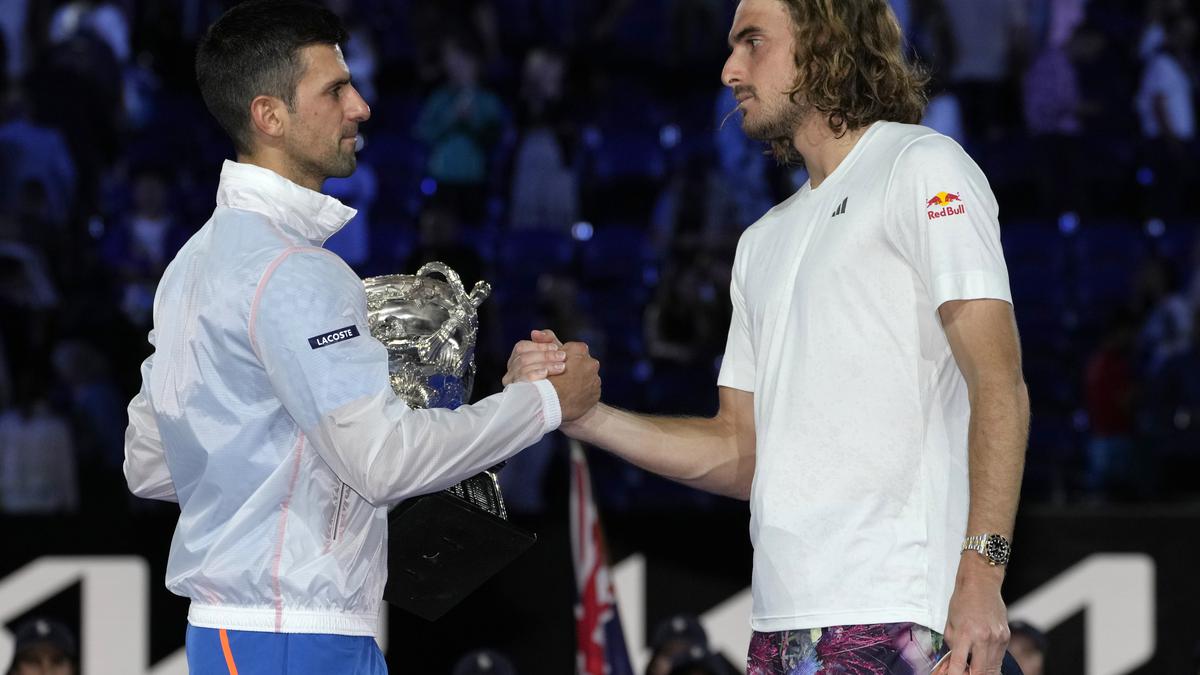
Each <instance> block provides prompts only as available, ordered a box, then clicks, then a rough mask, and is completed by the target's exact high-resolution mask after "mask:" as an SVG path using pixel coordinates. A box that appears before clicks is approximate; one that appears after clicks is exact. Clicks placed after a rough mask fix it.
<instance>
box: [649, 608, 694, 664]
mask: <svg viewBox="0 0 1200 675" xmlns="http://www.w3.org/2000/svg"><path fill="white" fill-rule="evenodd" d="M693 648H698V649H701V650H707V649H708V633H706V632H705V630H704V627H703V626H701V625H700V621H699V619H697V618H696V617H695V616H694V615H692V614H676V615H675V616H672V617H669V618H667V619H663V620H662V621H661V622H659V624H658V625H657V626H655V628H654V631H653V633H652V637H651V638H650V662H649V663H648V664H646V675H669V673H670V672H671V669H672V668H674V667H675V665H676V664H677V663H678V661H679V658H680V657H681V656H682V655H685V654H686V653H687V652H688V651H690V650H691V649H693Z"/></svg>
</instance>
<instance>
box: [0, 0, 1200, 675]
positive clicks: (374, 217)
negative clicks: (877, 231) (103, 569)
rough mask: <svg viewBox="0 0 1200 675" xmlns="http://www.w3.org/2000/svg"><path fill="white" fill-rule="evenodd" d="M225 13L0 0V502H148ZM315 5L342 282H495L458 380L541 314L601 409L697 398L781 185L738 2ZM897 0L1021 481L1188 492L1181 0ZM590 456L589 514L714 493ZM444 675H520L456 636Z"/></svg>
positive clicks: (210, 178)
mask: <svg viewBox="0 0 1200 675" xmlns="http://www.w3.org/2000/svg"><path fill="white" fill-rule="evenodd" d="M229 4H232V3H231V2H223V1H221V0H172V1H170V2H161V1H154V2H150V1H148V0H45V1H43V0H37V1H36V2H35V1H33V0H0V43H2V48H0V59H2V60H0V75H2V76H3V86H2V91H3V95H2V98H0V193H2V194H0V316H2V317H3V318H2V319H0V513H2V514H5V515H41V514H70V513H76V512H78V511H80V510H81V509H83V508H85V507H86V508H87V510H88V511H89V512H92V513H101V514H105V513H121V512H124V511H126V510H128V509H144V508H155V507H153V506H150V505H146V504H135V503H134V500H131V499H130V498H129V497H128V496H127V495H126V493H125V489H124V481H123V478H122V476H121V463H122V458H123V450H122V443H123V432H124V426H125V412H124V407H125V405H126V403H127V401H128V400H129V398H130V397H131V395H132V394H133V393H134V392H135V391H136V389H137V386H138V383H139V377H140V376H139V373H138V365H139V363H140V362H141V360H142V359H144V358H145V357H146V356H147V355H148V353H149V350H150V347H149V344H148V342H147V339H146V336H147V332H148V331H149V329H150V326H151V315H152V310H153V299H154V290H155V287H156V284H157V281H158V279H159V276H160V275H161V274H162V272H163V270H164V269H165V266H166V265H167V264H168V263H169V262H170V260H171V259H172V257H173V255H174V254H175V252H176V251H177V250H178V249H179V247H180V246H181V245H182V244H183V242H185V241H186V240H187V238H188V237H189V236H190V235H191V233H193V232H194V231H195V230H196V229H198V228H199V227H200V226H201V225H202V224H203V223H204V221H205V220H206V219H207V218H208V215H209V214H210V212H211V210H212V208H213V195H214V194H215V187H216V181H217V177H218V173H219V168H220V163H221V161H222V160H223V159H225V158H228V157H230V156H231V152H232V149H231V147H230V144H229V143H228V141H227V140H226V139H225V138H224V136H223V134H222V133H221V132H220V130H219V128H217V127H216V125H215V123H214V122H213V121H212V120H211V118H210V117H209V115H208V113H207V112H206V111H205V109H204V107H203V104H202V102H201V101H200V98H199V94H198V92H197V90H196V87H195V84H194V82H195V80H194V75H193V71H192V56H193V50H194V47H195V44H196V41H197V39H198V38H199V36H200V35H201V34H202V32H203V30H204V28H205V27H206V26H207V25H208V24H209V23H211V22H212V21H213V20H214V19H215V18H216V17H217V16H219V15H220V13H221V12H222V11H223V9H224V8H225V7H226V6H227V5H229ZM327 4H328V5H329V6H330V7H331V8H333V9H335V11H337V12H338V13H339V14H340V15H341V16H342V17H343V18H344V20H345V22H346V24H347V26H348V27H349V30H350V39H349V41H348V42H347V43H346V44H345V45H344V50H345V55H346V60H347V64H348V65H349V67H350V69H351V71H352V74H353V76H354V80H355V85H356V87H357V88H358V89H359V90H360V91H361V92H362V94H363V96H364V97H365V98H366V100H367V101H368V102H369V103H370V104H371V105H372V107H373V113H374V114H373V117H372V119H371V121H370V123H369V124H367V125H365V126H364V127H363V139H364V141H365V143H364V147H363V149H362V151H361V154H360V162H359V169H358V171H357V172H356V173H355V174H354V175H353V176H351V177H349V178H345V179H334V180H330V181H329V182H328V183H327V184H326V186H325V189H326V191H327V192H329V193H330V194H333V195H335V196H337V197H338V198H340V199H342V200H343V201H344V202H346V203H347V204H349V205H351V206H354V207H355V208H357V209H358V210H359V215H358V216H357V217H356V218H355V219H354V220H353V221H352V222H351V223H350V224H349V225H348V226H347V227H346V228H345V229H344V230H343V231H342V232H340V233H339V234H337V235H336V236H334V237H333V238H332V239H331V240H330V241H329V243H328V246H329V248H331V249H333V250H334V251H336V252H337V253H338V254H339V255H341V256H342V257H343V258H344V259H345V260H346V261H347V262H348V263H349V264H350V265H351V266H353V267H354V268H355V269H356V270H357V271H358V272H359V273H360V274H361V275H363V276H371V275H376V274H386V273H396V272H406V273H412V272H414V271H415V270H416V268H417V267H418V266H419V265H420V264H421V263H423V262H425V261H428V260H441V261H444V262H446V263H449V264H450V265H451V266H452V267H453V268H454V269H455V270H457V271H458V272H459V273H460V274H461V275H462V277H463V280H464V281H465V282H466V283H467V284H468V285H470V284H473V283H474V282H475V281H476V280H479V279H486V280H488V281H490V282H491V283H492V284H493V286H494V287H495V289H496V291H495V295H494V297H493V298H491V299H489V300H488V301H487V303H485V305H484V307H483V309H482V310H481V311H482V320H481V332H480V343H479V353H478V355H477V361H478V365H479V377H478V378H477V384H476V391H475V396H476V397H480V396H483V395H486V394H488V393H491V392H492V391H495V390H497V389H498V388H499V386H500V385H499V380H500V375H501V373H502V370H503V364H504V362H505V359H506V358H507V354H508V350H509V349H510V348H511V345H512V344H513V342H514V341H516V340H518V339H522V338H523V337H525V336H526V335H527V331H528V329H529V328H531V327H535V326H547V327H552V328H554V329H555V330H556V331H557V332H558V334H559V335H560V336H561V337H564V338H566V339H576V340H584V341H586V342H588V343H589V344H590V345H591V348H592V352H593V353H594V354H597V355H598V356H599V358H600V359H601V361H602V363H603V364H604V373H603V374H604V383H605V392H606V393H605V398H606V399H607V400H609V401H610V402H612V403H615V404H617V405H621V406H625V407H630V408H634V409H639V410H647V411H655V412H660V413H668V414H709V413H711V412H713V411H714V410H715V406H716V388H715V386H714V384H715V381H716V373H717V369H718V367H719V359H720V357H721V354H722V351H723V348H724V341H725V334H726V330H727V327H728V321H729V315H730V308H729V300H728V286H729V269H730V264H731V261H732V257H733V250H734V246H735V244H736V241H737V238H738V235H739V234H740V232H741V231H742V230H743V229H744V228H745V227H747V226H748V225H749V224H751V223H752V222H754V220H756V219H757V218H758V217H759V216H761V215H762V214H763V213H764V212H765V211H766V210H767V209H769V208H770V207H771V206H772V205H773V204H774V203H776V202H777V201H779V200H780V199H782V198H783V197H784V196H786V195H787V194H790V193H791V192H792V191H793V190H794V189H795V188H796V187H798V186H799V185H800V184H802V183H803V181H804V180H805V176H804V172H803V170H802V169H795V168H789V167H780V166H777V165H775V164H774V163H772V162H771V161H770V160H769V159H768V158H767V157H766V156H765V155H764V153H763V148H761V147H760V146H759V145H758V144H756V143H753V142H750V141H748V140H747V139H746V138H745V137H744V136H743V135H742V133H741V130H740V128H739V125H738V120H737V119H736V115H731V113H732V112H733V110H734V107H735V104H734V101H733V100H732V98H731V96H730V95H729V93H728V92H727V91H724V90H723V89H722V88H721V86H720V83H719V80H718V76H719V72H720V69H721V64H722V62H723V60H724V58H725V55H726V53H727V52H726V49H727V48H726V44H725V43H726V40H725V34H726V31H727V29H728V26H729V24H730V19H731V16H732V11H733V6H734V3H733V2H732V1H727V0H653V1H651V0H641V1H639V2H634V1H633V0H569V1H568V0H394V1H393V0H329V2H327ZM893 6H894V8H895V10H896V14H897V17H898V19H899V21H900V23H901V25H902V27H903V29H904V31H905V33H906V35H907V36H908V39H909V42H910V45H911V49H912V54H913V56H914V58H917V59H919V60H921V61H922V62H923V63H924V64H926V66H927V67H928V68H929V69H930V72H931V74H932V76H933V79H932V84H931V89H930V104H929V108H928V113H927V117H926V120H925V123H926V124H927V125H929V126H932V127H933V128H935V129H937V130H939V131H941V132H943V133H946V134H948V135H950V136H952V137H954V138H955V139H956V140H958V141H959V142H960V143H962V144H963V145H964V147H966V148H967V149H968V151H969V152H970V153H971V155H972V156H973V157H974V158H975V159H976V161H977V162H979V164H980V165H981V166H982V167H983V169H984V171H985V172H986V173H987V175H988V176H989V179H990V180H991V183H992V187H993V189H994V190H995V192H996V194H997V196H998V199H999V202H1000V205H1001V223H1002V228H1003V238H1004V243H1005V248H1006V255H1007V258H1008V262H1009V266H1010V273H1011V278H1012V286H1013V293H1014V299H1015V304H1016V311H1017V317H1018V322H1019V323H1020V326H1021V329H1022V338H1023V349H1024V354H1025V360H1026V375H1027V379H1028V381H1029V384H1030V391H1031V398H1032V405H1033V420H1034V421H1033V430H1032V436H1031V447H1030V453H1029V461H1028V471H1027V477H1026V483H1025V493H1026V494H1025V497H1024V499H1025V503H1027V504H1028V503H1036V502H1050V503H1060V504H1061V503H1109V502H1113V501H1122V500H1124V501H1140V502H1147V501H1154V502H1162V501H1178V500H1196V499H1197V498H1200V490H1198V489H1197V488H1196V486H1195V484H1194V481H1192V480H1190V477H1192V476H1195V475H1197V471H1198V470H1200V272H1198V271H1200V237H1198V236H1197V232H1198V231H1200V197H1198V195H1200V191H1197V190H1195V189H1194V188H1195V185H1196V181H1197V178H1198V177H1200V176H1198V167H1197V160H1198V158H1200V152H1198V150H1200V146H1198V142H1197V139H1196V133H1195V127H1196V114H1195V90H1196V87H1197V85H1198V84H1200V80H1198V79H1197V72H1198V71H1197V67H1196V64H1197V59H1196V57H1197V55H1198V54H1197V48H1196V39H1195V38H1196V19H1197V17H1198V16H1200V13H1198V11H1197V3H1195V2H1191V3H1189V2H1185V1H1184V0H1150V1H1149V2H1134V1H1132V0H972V1H971V2H950V1H949V0H893ZM559 442H560V441H559V440H557V439H555V438H548V439H547V440H545V441H543V443H542V444H541V445H539V446H537V447H535V448H533V449H531V450H529V451H527V452H526V453H523V454H522V455H520V456H518V457H517V458H515V459H514V460H513V461H512V462H510V465H509V466H508V467H507V468H506V469H505V471H504V472H502V476H503V480H504V483H505V489H506V495H508V498H509V500H510V502H511V503H510V507H511V508H512V510H514V511H517V512H522V511H523V512H527V513H536V512H538V511H539V510H541V509H543V508H544V503H545V499H544V493H545V492H546V490H547V489H549V488H548V487H547V486H548V485H549V484H550V483H551V482H552V481H558V480H562V481H565V469H563V465H564V460H563V456H562V452H561V451H560V449H559V448H558V447H557V444H558V443H559ZM595 459H596V461H595V470H594V475H595V477H596V480H597V481H598V482H599V485H598V486H597V490H596V493H597V496H598V499H599V500H600V501H601V503H602V506H605V507H607V508H615V509H655V508H679V507H680V505H684V506H685V508H722V504H723V503H724V502H722V500H720V499H717V498H713V497H708V496H705V495H700V494H697V493H694V492H692V491H690V490H687V489H685V488H681V487H678V486H674V485H671V484H668V483H666V482H665V481H662V480H660V479H658V478H655V477H651V476H648V475H647V474H644V473H642V472H640V471H639V470H636V469H634V468H632V467H629V466H627V465H623V464H620V463H619V462H616V461H612V460H607V461H606V460H605V458H604V457H602V456H598V457H596V458H595ZM555 467H558V469H563V470H556V468H555ZM23 630H25V632H24V633H20V632H19V634H18V643H20V644H25V642H22V640H26V641H27V642H28V644H31V645H32V644H35V643H36V644H38V645H42V646H46V645H49V646H50V647H55V648H57V650H58V652H57V653H59V654H60V656H54V655H53V654H52V655H51V656H44V654H43V653H42V652H37V653H36V654H37V655H36V658H37V659H43V658H45V659H51V660H54V659H57V660H58V661H56V663H58V662H61V663H65V662H67V661H69V660H71V659H73V658H74V656H75V654H74V649H75V647H74V638H73V637H71V636H70V635H69V631H66V629H64V628H62V627H60V626H57V625H54V624H47V623H45V622H44V621H43V622H42V623H41V624H37V623H31V624H30V625H29V626H28V627H26V628H24V629H23ZM1031 630H1032V629H1031ZM1015 634H1016V632H1015V631H1014V635H1015ZM1030 635H1031V637H1030V638H1029V639H1030V640H1031V641H1032V644H1034V646H1035V647H1036V650H1034V651H1037V652H1038V653H1039V654H1040V652H1041V651H1043V650H1044V649H1045V644H1044V637H1043V636H1041V635H1040V634H1038V633H1037V632H1036V630H1034V631H1033V632H1032V633H1031V634H1030ZM22 636H24V637H22ZM655 645H656V650H657V651H656V658H655V660H654V661H652V663H651V669H650V670H649V671H648V672H652V673H654V674H655V675H666V674H667V673H672V674H678V675H683V674H685V673H718V674H719V673H725V672H730V671H728V670H723V669H724V668H727V667H728V664H727V663H721V661H722V659H721V657H719V656H717V655H714V654H711V653H710V652H709V651H708V648H707V643H706V641H705V640H704V638H703V630H702V629H701V628H700V627H699V624H698V623H696V622H695V621H694V620H693V619H685V618H676V619H673V620H672V622H668V623H667V624H664V626H662V627H660V630H659V631H658V636H657V637H656V638H655ZM47 648H48V647H47ZM29 654H34V652H29ZM663 654H667V656H663ZM61 655H65V656H61ZM68 657H69V658H68ZM33 658H34V656H29V659H33ZM1038 658H1040V657H1038ZM30 662H31V663H32V661H30ZM64 667H65V666H64ZM506 668H507V669H506ZM21 672H24V671H21ZM30 672H35V671H30ZM45 672H51V671H45ZM54 672H70V671H67V670H62V671H54ZM455 672H456V673H509V672H515V670H513V669H512V667H511V664H507V662H506V661H505V659H504V657H503V655H500V654H494V653H490V652H480V653H476V654H471V655H468V656H465V657H463V661H462V662H461V663H460V664H459V666H458V667H457V669H456V670H455ZM1026 672H1030V671H1029V670H1027V671H1026Z"/></svg>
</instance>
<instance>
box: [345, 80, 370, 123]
mask: <svg viewBox="0 0 1200 675" xmlns="http://www.w3.org/2000/svg"><path fill="white" fill-rule="evenodd" d="M350 91H351V93H352V96H353V100H352V101H350V108H349V110H348V111H347V116H348V117H349V118H350V119H351V120H353V121H355V122H358V123H362V122H366V121H367V120H369V119H371V106H369V105H367V102H366V101H365V100H363V97H362V95H361V94H359V93H358V90H357V89H355V88H354V86H353V85H351V87H350Z"/></svg>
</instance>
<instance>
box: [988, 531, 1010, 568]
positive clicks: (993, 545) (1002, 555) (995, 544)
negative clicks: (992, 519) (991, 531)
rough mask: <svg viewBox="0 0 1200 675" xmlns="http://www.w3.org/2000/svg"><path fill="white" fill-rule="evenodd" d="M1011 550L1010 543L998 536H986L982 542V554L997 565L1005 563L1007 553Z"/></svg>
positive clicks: (1006, 562)
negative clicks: (985, 539)
mask: <svg viewBox="0 0 1200 675" xmlns="http://www.w3.org/2000/svg"><path fill="white" fill-rule="evenodd" d="M1011 552H1012V545H1011V544H1009V543H1008V540H1007V539H1005V538H1004V537H1000V536H991V537H988V538H987V542H986V543H985V544H984V555H986V556H987V558H988V560H991V561H992V562H993V563H996V564H997V565H1007V564H1008V555H1009V553H1011Z"/></svg>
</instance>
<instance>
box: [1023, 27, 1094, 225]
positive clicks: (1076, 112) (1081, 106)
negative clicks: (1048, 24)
mask: <svg viewBox="0 0 1200 675" xmlns="http://www.w3.org/2000/svg"><path fill="white" fill-rule="evenodd" d="M1103 48H1104V39H1103V37H1101V36H1100V35H1099V34H1098V33H1094V32H1091V31H1087V30H1076V31H1075V32H1074V33H1073V34H1071V36H1070V37H1069V38H1068V39H1066V40H1062V41H1058V40H1053V39H1050V40H1047V41H1046V45H1045V46H1044V47H1043V48H1042V50H1041V52H1039V53H1038V55H1037V57H1036V58H1035V59H1034V61H1033V64H1032V65H1030V67H1029V70H1027V71H1026V72H1025V78H1024V82H1023V90H1024V93H1025V96H1024V104H1025V127H1026V129H1027V130H1028V131H1029V133H1030V134H1031V135H1032V136H1033V141H1034V143H1033V148H1034V154H1035V157H1036V159H1035V161H1034V162H1033V165H1034V167H1035V171H1036V172H1037V183H1038V192H1039V196H1040V198H1041V207H1042V208H1041V212H1042V213H1047V214H1060V213H1065V212H1067V211H1077V210H1078V209H1079V207H1080V205H1081V204H1082V203H1083V195H1082V194H1081V193H1082V189H1083V184H1082V183H1081V182H1080V177H1079V171H1080V167H1079V166H1078V164H1079V160H1080V156H1081V154H1082V151H1083V149H1084V148H1083V142H1082V139H1081V134H1082V132H1083V116H1084V115H1085V114H1090V113H1092V112H1094V111H1095V109H1096V106H1095V105H1094V104H1092V103H1090V102H1088V101H1086V100H1084V97H1083V92H1082V90H1081V89H1080V86H1079V75H1078V73H1077V72H1076V67H1075V62H1077V61H1090V60H1091V59H1093V58H1094V57H1095V56H1096V54H1097V53H1098V52H1099V51H1100V50H1101V49H1103Z"/></svg>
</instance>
